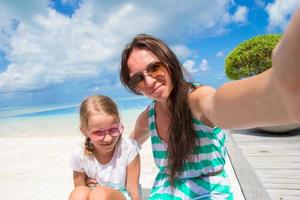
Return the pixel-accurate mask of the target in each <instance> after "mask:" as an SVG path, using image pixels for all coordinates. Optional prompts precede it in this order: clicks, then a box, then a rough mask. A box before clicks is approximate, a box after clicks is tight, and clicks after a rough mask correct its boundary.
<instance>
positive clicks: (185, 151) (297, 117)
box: [120, 10, 300, 199]
mask: <svg viewBox="0 0 300 200" xmlns="http://www.w3.org/2000/svg"><path fill="white" fill-rule="evenodd" d="M299 24H300V10H298V11H297V12H296V14H295V15H294V17H293V18H292V21H291V23H290V25H289V27H288V29H287V32H286V33H285V34H284V36H283V38H282V40H281V41H280V42H279V45H278V46H277V47H276V49H275V50H274V53H273V57H272V61H273V67H272V69H269V70H267V71H266V72H264V73H262V74H260V75H257V76H254V77H251V78H248V79H244V80H240V81H235V82H230V83H226V84H224V85H223V86H222V87H220V88H219V89H218V90H215V89H213V88H211V87H209V86H200V85H197V84H195V83H189V82H188V81H186V80H185V79H184V72H183V68H182V66H181V64H180V63H179V61H178V59H177V58H176V56H175V54H174V53H173V52H172V50H171V49H170V48H169V47H168V46H167V45H166V44H165V43H164V42H162V41H161V40H159V39H157V38H154V37H152V36H149V35H144V34H142V35H137V36H136V37H135V38H134V39H133V41H132V42H131V43H130V44H128V45H127V46H126V48H125V49H124V51H123V53H122V63H121V71H120V77H121V82H122V83H123V85H124V86H125V87H126V88H127V89H129V90H130V91H132V92H134V93H136V94H140V95H145V96H147V97H149V98H150V99H153V100H154V101H153V103H152V104H151V105H150V106H149V107H148V108H147V109H146V110H145V111H143V112H142V113H141V114H140V116H139V118H138V120H137V122H136V126H135V129H134V131H133V132H132V134H131V136H132V138H134V139H136V140H137V141H138V142H139V143H140V144H142V143H143V142H144V141H145V140H146V139H147V138H148V137H149V135H151V142H152V151H153V155H154V158H155V163H156V165H157V166H158V167H159V173H158V175H157V177H156V179H155V182H154V185H153V188H152V191H151V195H150V199H172V198H173V199H177V198H178V199H195V198H197V199H232V198H233V197H232V193H231V191H230V185H229V182H228V178H227V175H226V172H225V171H224V170H223V166H224V164H225V155H226V152H225V149H224V140H225V135H224V133H223V131H222V130H221V129H220V128H218V127H221V128H250V127H257V126H267V125H275V124H286V123H299V121H300V113H299V112H300V78H299V77H300V67H299V66H297V65H298V63H299V56H298V55H297V52H300V27H299V26H298V25H299Z"/></svg>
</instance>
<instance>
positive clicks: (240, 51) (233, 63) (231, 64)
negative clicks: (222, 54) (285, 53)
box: [225, 34, 281, 80]
mask: <svg viewBox="0 0 300 200" xmlns="http://www.w3.org/2000/svg"><path fill="white" fill-rule="evenodd" d="M280 37H281V35H273V34H268V35H261V36H256V37H253V38H251V39H249V40H247V41H245V42H242V43H241V44H239V45H238V46H237V47H236V48H235V49H234V50H233V51H231V52H230V53H229V54H228V56H227V57H226V60H225V71H226V76H227V77H228V78H229V79H231V80H239V79H243V78H247V77H250V76H253V75H256V74H259V73H261V72H263V71H265V70H267V69H269V68H270V67H271V66H272V64H271V56H272V50H273V49H274V47H275V46H276V44H277V43H278V41H279V39H280Z"/></svg>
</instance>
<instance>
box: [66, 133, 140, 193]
mask: <svg viewBox="0 0 300 200" xmlns="http://www.w3.org/2000/svg"><path fill="white" fill-rule="evenodd" d="M139 150H140V147H139V145H138V144H137V142H136V141H135V140H133V139H130V138H125V137H122V138H120V140H119V141H118V143H117V146H116V149H115V152H114V155H113V157H112V159H111V160H110V162H109V163H107V164H105V165H103V164H101V163H99V162H98V160H97V159H96V158H95V157H94V156H88V155H86V154H84V148H83V146H80V147H78V148H76V149H75V151H74V152H73V154H72V156H71V161H70V166H71V168H72V169H73V170H74V171H77V172H84V173H85V174H86V175H87V176H88V177H90V178H94V179H96V180H97V183H98V184H100V185H105V186H109V187H113V188H122V189H125V180H126V172H127V170H126V168H127V166H128V165H129V164H130V162H131V161H133V159H134V158H135V157H136V156H137V155H138V153H139Z"/></svg>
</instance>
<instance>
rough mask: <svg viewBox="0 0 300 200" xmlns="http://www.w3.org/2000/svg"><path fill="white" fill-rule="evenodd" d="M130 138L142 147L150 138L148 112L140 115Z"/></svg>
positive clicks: (145, 111)
mask: <svg viewBox="0 0 300 200" xmlns="http://www.w3.org/2000/svg"><path fill="white" fill-rule="evenodd" d="M130 137H131V138H132V139H134V140H136V141H137V143H138V144H139V145H142V144H143V143H144V142H145V141H146V140H147V139H148V138H149V130H148V113H147V110H144V111H143V112H142V113H141V114H140V115H139V117H138V119H137V120H136V124H135V127H134V130H133V131H132V133H131V135H130Z"/></svg>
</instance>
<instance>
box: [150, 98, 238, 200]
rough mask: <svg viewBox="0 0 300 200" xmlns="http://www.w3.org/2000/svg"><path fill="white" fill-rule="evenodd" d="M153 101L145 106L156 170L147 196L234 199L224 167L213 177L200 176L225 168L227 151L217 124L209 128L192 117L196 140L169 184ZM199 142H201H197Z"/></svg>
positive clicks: (165, 152) (164, 144)
mask: <svg viewBox="0 0 300 200" xmlns="http://www.w3.org/2000/svg"><path fill="white" fill-rule="evenodd" d="M154 108H155V101H153V102H152V104H150V106H149V107H148V123H149V130H150V134H151V143H152V151H153V156H154V160H155V164H156V166H157V167H158V169H159V173H158V174H157V176H156V178H155V181H154V183H153V187H152V190H151V194H150V197H149V199H176V200H177V199H178V200H179V199H183V200H185V199H203V200H204V199H207V200H208V199H214V200H219V199H220V200H221V199H222V200H224V199H233V195H232V192H231V189H230V184H229V179H228V177H227V174H226V172H225V171H224V170H223V171H222V172H221V173H220V174H218V175H215V176H207V177H200V176H201V175H205V174H208V173H212V172H217V171H219V170H221V169H222V168H224V164H225V156H226V150H225V146H224V142H225V133H224V132H223V131H222V130H221V129H220V128H218V127H215V128H210V127H208V126H206V125H204V124H203V123H202V122H201V121H199V120H196V119H194V120H193V123H194V127H195V130H196V133H197V141H196V146H195V149H194V153H193V155H192V159H191V161H190V162H187V163H186V164H185V165H184V167H183V170H182V173H181V174H180V175H179V177H178V178H176V179H175V182H174V185H173V186H171V185H170V182H169V176H168V174H167V172H166V163H167V144H166V143H165V142H164V141H163V140H161V139H160V137H159V136H158V134H157V129H156V123H155V109H154ZM200 144H201V145H200Z"/></svg>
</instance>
